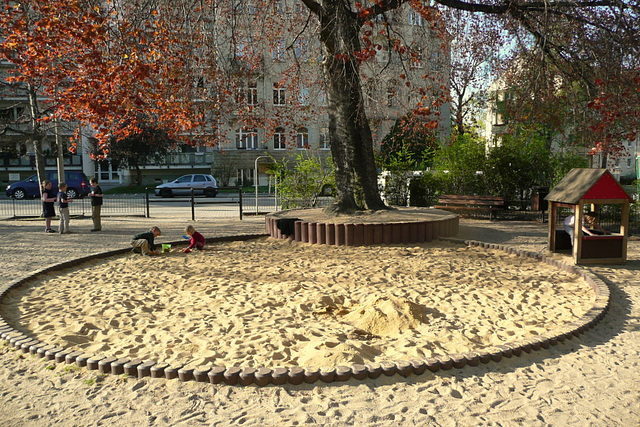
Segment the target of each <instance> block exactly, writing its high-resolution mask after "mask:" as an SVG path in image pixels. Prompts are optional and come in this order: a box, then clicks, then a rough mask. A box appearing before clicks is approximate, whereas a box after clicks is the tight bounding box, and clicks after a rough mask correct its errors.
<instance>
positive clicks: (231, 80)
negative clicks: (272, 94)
mask: <svg viewBox="0 0 640 427" xmlns="http://www.w3.org/2000/svg"><path fill="white" fill-rule="evenodd" d="M3 3H4V8H3V10H2V16H1V17H0V25H1V28H2V32H3V34H4V35H5V38H4V39H3V41H2V42H1V43H0V55H1V56H2V57H3V58H4V59H6V60H8V61H10V62H12V63H13V64H14V65H15V68H14V72H15V74H14V81H16V82H21V83H24V84H34V85H36V87H37V88H38V90H39V91H40V93H42V94H43V95H44V96H46V97H47V98H48V102H49V105H50V106H51V108H52V111H51V113H50V114H48V115H46V117H38V118H37V120H41V121H47V120H52V118H55V117H57V118H60V119H63V120H67V121H73V122H78V123H79V124H85V125H91V126H92V128H93V129H95V130H96V131H97V133H96V137H97V138H98V140H99V141H100V144H101V148H103V149H104V150H108V146H109V141H110V140H113V138H116V139H123V138H126V137H129V136H131V135H133V134H135V133H137V132H138V133H139V130H140V126H139V124H138V122H137V120H138V117H140V115H141V113H142V114H144V115H145V116H147V117H150V118H152V120H153V123H154V126H156V127H157V128H159V129H162V130H164V131H166V132H167V135H168V136H169V137H172V138H176V139H180V140H182V141H196V140H197V141H199V142H202V143H211V144H215V143H216V141H220V140H221V139H224V138H226V137H227V135H226V134H225V132H224V129H223V126H222V124H223V123H238V124H242V125H246V126H257V125H259V126H262V127H265V128H268V129H274V128H275V126H276V125H277V124H281V123H291V124H292V125H295V124H299V123H304V120H305V117H309V116H310V115H312V114H314V113H317V109H318V108H319V106H320V105H323V104H324V105H326V107H324V108H323V110H322V111H323V112H324V111H325V110H326V115H327V127H328V129H329V145H330V147H331V153H332V157H333V160H334V163H335V172H336V187H337V198H336V204H335V206H334V207H333V211H334V212H336V213H340V212H348V211H351V210H353V209H358V208H369V209H382V208H385V205H384V203H383V202H382V200H381V199H380V196H379V194H378V189H377V182H376V177H377V170H376V167H375V160H374V150H373V145H374V144H373V141H374V126H373V125H374V124H375V120H374V117H376V114H375V112H376V109H379V108H380V104H381V103H380V102H375V101H376V100H375V97H372V96H370V95H369V89H371V88H373V89H375V88H376V86H377V85H378V84H379V83H380V82H381V81H382V80H380V79H377V77H380V76H381V75H382V73H384V72H385V70H387V71H388V70H389V67H391V66H392V65H393V66H398V67H399V69H401V70H403V71H402V72H401V73H400V74H398V75H397V76H396V77H397V79H398V80H399V83H401V86H402V87H403V90H404V92H403V93H404V96H403V97H402V99H403V104H404V105H403V108H404V110H405V111H403V112H402V114H406V113H407V112H413V114H415V115H417V116H420V117H422V118H423V123H424V126H425V127H427V128H429V127H433V123H434V122H436V121H437V120H438V113H439V109H440V107H441V106H442V105H443V104H444V103H446V102H447V100H448V94H447V93H446V92H447V90H448V85H449V81H448V77H447V78H445V79H444V80H443V79H442V78H441V76H440V75H439V73H438V72H436V71H438V70H442V69H443V67H444V65H445V64H446V63H448V58H449V44H450V43H449V42H450V32H449V30H448V27H447V26H449V28H450V26H451V25H453V26H455V25H462V24H461V23H460V21H458V22H459V23H458V24H456V21H452V20H447V19H446V14H444V13H443V12H446V11H451V10H456V11H460V12H461V13H463V12H464V13H466V14H467V16H468V17H469V18H468V19H471V17H473V16H476V15H478V14H484V15H486V16H490V17H491V21H490V22H491V24H490V25H486V28H484V29H485V30H486V31H488V32H493V33H496V32H499V33H500V34H501V36H502V37H504V39H503V40H504V42H503V44H502V48H503V49H506V50H509V54H508V55H504V57H505V59H508V60H510V61H509V62H510V68H509V69H513V67H514V64H517V67H518V68H520V69H526V70H527V71H528V72H529V74H528V77H526V78H525V77H522V74H518V73H514V76H516V75H520V76H521V77H519V78H520V79H521V81H522V82H528V84H529V88H528V89H524V88H525V85H524V84H522V85H520V86H519V87H521V88H523V89H521V91H522V92H521V93H522V96H520V97H519V98H518V99H519V101H521V102H522V103H523V104H526V102H525V101H526V100H528V99H529V98H527V96H526V94H528V95H529V97H531V94H535V95H536V97H535V98H536V100H535V102H533V101H532V102H531V108H524V109H521V110H518V111H522V112H523V113H524V112H526V111H531V116H528V117H529V118H531V119H533V117H534V116H535V115H534V112H535V113H536V114H540V113H541V112H543V111H545V109H544V108H540V107H539V106H541V105H557V103H556V102H554V101H553V98H552V97H558V96H567V99H568V100H570V101H569V102H567V103H565V104H564V105H565V106H564V107H563V108H564V113H563V114H566V117H571V118H573V119H574V120H575V121H576V122H575V123H576V124H575V126H574V129H589V130H590V133H588V132H586V133H585V134H584V137H585V138H586V137H589V138H591V139H590V141H589V144H591V143H593V144H594V148H595V149H598V150H605V149H608V148H607V147H609V146H612V145H615V144H616V143H617V142H618V139H617V138H618V137H619V136H622V135H625V136H630V135H633V134H634V133H635V132H637V129H638V107H637V105H640V104H639V103H638V102H637V100H638V97H639V96H640V92H639V90H638V89H639V87H640V80H639V78H640V77H639V74H640V72H639V68H638V58H640V55H639V52H638V43H640V42H639V40H640V37H638V26H639V25H640V19H638V18H639V16H638V12H639V11H640V9H639V6H638V1H637V0H595V1H592V0H585V1H544V2H542V1H520V2H512V1H499V0H483V1H476V2H473V1H471V2H467V1H460V0H436V1H435V2H427V1H420V0H360V1H350V0H299V1H267V0H234V1H230V0H224V1H222V0H200V1H198V2H193V1H188V0H172V1H169V0H144V1H143V0H127V1H122V2H116V1H98V0H24V1H13V0H11V1H10V0H4V2H3ZM407 16H409V18H410V19H413V21H412V22H418V21H419V22H421V23H423V24H424V25H423V27H422V31H424V32H426V33H428V35H430V36H432V37H433V40H439V41H440V42H436V43H435V45H436V46H437V47H438V49H439V50H440V51H441V53H442V55H438V54H437V52H434V53H433V54H429V55H426V54H425V53H426V52H423V51H422V50H420V49H419V46H415V45H413V44H412V42H411V41H412V40H411V38H409V37H406V35H405V33H403V32H402V31H400V25H401V21H399V17H402V19H403V21H402V22H406V20H404V19H406V17H407ZM465 25H466V24H465ZM454 28H456V27H454ZM480 30H482V28H478V36H477V40H478V41H479V42H481V40H483V38H481V35H480ZM314 46H315V49H316V50H313V49H312V48H313V47H314ZM383 54H386V55H387V58H388V60H387V61H386V62H385V61H381V60H380V56H381V55H383ZM484 54H487V52H484ZM280 58H285V59H287V61H280ZM267 59H269V60H267ZM266 63H270V64H273V68H272V69H267V68H266V67H265V64H266ZM424 63H427V64H432V63H433V64H434V67H424V66H423V64H424ZM318 67H320V68H321V69H322V73H321V77H322V78H321V79H318V73H317V70H318ZM505 69H507V68H506V67H505ZM267 73H271V74H273V75H276V74H277V75H279V76H281V79H280V81H279V82H277V83H278V84H279V85H282V87H287V88H290V89H291V90H290V91H288V92H287V93H290V94H297V95H295V96H293V95H291V96H289V98H288V99H287V102H286V106H285V108H282V109H278V111H277V112H273V111H267V109H265V108H264V107H263V106H260V105H255V104H252V103H246V102H245V103H239V102H238V96H239V95H238V94H239V92H244V90H243V88H244V87H246V85H247V81H248V80H250V79H251V78H252V77H255V76H258V75H264V74H267ZM302 87H304V88H306V90H301V88H302ZM558 89H562V90H558ZM245 93H246V92H245ZM569 93H571V96H572V97H569V96H568V95H563V94H569ZM537 95H540V96H537ZM370 98H371V99H370ZM578 98H579V99H580V103H579V105H580V106H586V107H585V108H581V109H578V108H575V109H573V110H572V106H574V105H575V104H573V100H575V99H578ZM398 99H400V98H398ZM539 100H540V102H539ZM545 102H546V104H545ZM535 103H538V105H534V104H535ZM267 113H269V114H267ZM569 113H571V114H569ZM538 117H541V116H538ZM578 119H580V120H584V125H585V126H583V125H582V123H579V122H578ZM564 122H565V123H567V122H569V120H564ZM358 193H361V194H362V200H361V201H360V200H358V201H357V200H356V197H355V195H356V194H358Z"/></svg>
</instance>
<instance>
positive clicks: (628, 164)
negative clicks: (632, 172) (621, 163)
mask: <svg viewBox="0 0 640 427" xmlns="http://www.w3.org/2000/svg"><path fill="white" fill-rule="evenodd" d="M627 167H628V168H630V167H631V157H627Z"/></svg>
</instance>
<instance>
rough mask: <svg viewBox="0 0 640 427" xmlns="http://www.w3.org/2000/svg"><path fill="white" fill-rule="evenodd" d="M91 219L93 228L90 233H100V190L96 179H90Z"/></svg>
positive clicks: (101, 195)
mask: <svg viewBox="0 0 640 427" xmlns="http://www.w3.org/2000/svg"><path fill="white" fill-rule="evenodd" d="M89 183H90V184H91V193H89V196H91V219H92V220H93V228H92V229H91V231H101V230H102V223H101V220H100V211H101V210H102V197H103V194H102V188H100V186H99V185H98V178H91V179H90V180H89Z"/></svg>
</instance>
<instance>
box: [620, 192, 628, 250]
mask: <svg viewBox="0 0 640 427" xmlns="http://www.w3.org/2000/svg"><path fill="white" fill-rule="evenodd" d="M620 234H622V262H627V241H628V239H629V201H628V200H627V201H625V202H624V203H622V218H620Z"/></svg>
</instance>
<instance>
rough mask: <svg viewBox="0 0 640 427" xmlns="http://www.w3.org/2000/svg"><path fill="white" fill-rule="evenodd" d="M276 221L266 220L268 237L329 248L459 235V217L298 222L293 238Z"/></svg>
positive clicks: (422, 240)
mask: <svg viewBox="0 0 640 427" xmlns="http://www.w3.org/2000/svg"><path fill="white" fill-rule="evenodd" d="M278 219H280V218H278V217H276V216H275V215H273V214H271V215H267V216H266V217H265V231H266V233H267V234H268V235H270V236H271V237H274V238H276V239H291V240H294V241H296V242H302V243H311V244H320V245H332V246H333V245H335V246H369V245H379V244H392V243H395V244H404V243H423V242H430V241H432V240H434V239H438V238H440V237H453V236H455V235H456V234H458V229H459V227H460V217H459V216H457V215H453V216H449V217H447V218H444V219H434V220H429V221H413V222H386V223H322V222H311V221H305V220H298V221H295V224H294V234H290V235H286V234H282V232H281V231H280V230H279V229H278V225H277V223H278Z"/></svg>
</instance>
